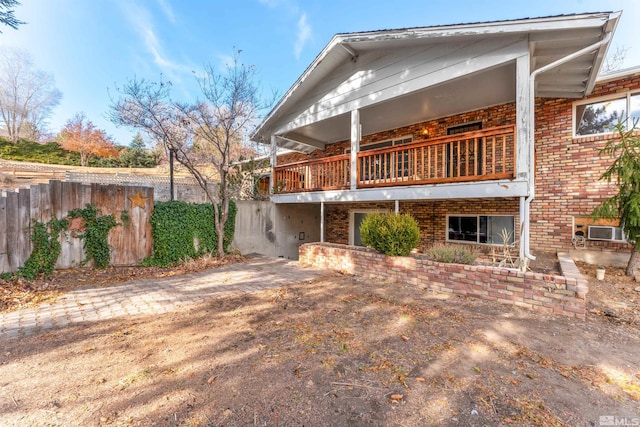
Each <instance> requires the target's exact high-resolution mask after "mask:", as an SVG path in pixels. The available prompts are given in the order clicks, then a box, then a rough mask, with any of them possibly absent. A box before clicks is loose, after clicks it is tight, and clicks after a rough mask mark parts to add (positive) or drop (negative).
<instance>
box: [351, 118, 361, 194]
mask: <svg viewBox="0 0 640 427" xmlns="http://www.w3.org/2000/svg"><path fill="white" fill-rule="evenodd" d="M359 151H360V110H353V111H352V112H351V190H355V189H356V187H357V185H358V173H357V172H358V170H357V169H358V152H359Z"/></svg>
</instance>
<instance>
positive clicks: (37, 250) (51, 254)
mask: <svg viewBox="0 0 640 427" xmlns="http://www.w3.org/2000/svg"><path fill="white" fill-rule="evenodd" d="M68 225H69V222H68V221H67V220H66V219H56V218H53V219H51V220H50V221H48V222H47V223H44V222H40V221H36V222H35V224H34V226H33V231H32V234H31V242H33V252H31V256H30V257H29V259H28V260H27V261H26V262H25V263H24V265H23V266H22V267H20V268H19V269H18V271H16V273H15V275H16V276H19V277H24V278H25V279H29V280H33V279H35V278H36V277H37V276H39V275H41V274H44V275H45V276H48V275H49V274H51V273H52V272H53V270H54V269H55V267H56V261H57V260H58V257H59V256H60V250H61V248H62V246H61V245H60V242H59V241H58V237H59V236H60V233H61V232H62V231H63V230H66V229H67V227H68Z"/></svg>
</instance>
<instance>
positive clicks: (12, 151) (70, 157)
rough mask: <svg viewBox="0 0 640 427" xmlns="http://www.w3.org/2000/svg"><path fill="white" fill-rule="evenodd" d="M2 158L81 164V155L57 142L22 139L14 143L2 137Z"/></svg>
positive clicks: (0, 146) (0, 152)
mask: <svg viewBox="0 0 640 427" xmlns="http://www.w3.org/2000/svg"><path fill="white" fill-rule="evenodd" d="M0 158H3V159H6V160H17V161H21V162H37V163H51V164H60V165H79V164H80V155H79V154H78V153H74V152H71V151H66V150H63V149H62V148H60V146H59V145H58V143H57V142H55V141H52V142H47V143H45V144H40V143H38V142H33V141H26V140H20V142H18V143H17V144H13V143H11V142H9V141H7V140H4V139H1V138H0Z"/></svg>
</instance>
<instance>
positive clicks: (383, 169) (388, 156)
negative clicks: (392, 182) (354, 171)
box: [345, 136, 413, 181]
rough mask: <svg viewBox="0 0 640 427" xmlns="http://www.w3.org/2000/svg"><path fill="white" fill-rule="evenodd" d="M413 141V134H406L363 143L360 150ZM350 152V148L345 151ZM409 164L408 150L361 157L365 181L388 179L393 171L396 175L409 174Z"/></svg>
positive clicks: (361, 167) (361, 168)
mask: <svg viewBox="0 0 640 427" xmlns="http://www.w3.org/2000/svg"><path fill="white" fill-rule="evenodd" d="M411 141H413V137H412V136H404V137H401V138H397V139H389V140H386V141H380V142H374V143H372V144H366V145H362V146H361V147H360V152H363V151H368V150H375V149H378V148H384V147H391V146H396V145H401V144H406V143H409V142H411ZM350 152H351V149H350V148H347V149H346V150H345V153H350ZM409 165H410V161H409V152H408V151H405V152H404V153H384V154H380V155H374V156H371V157H363V158H361V159H360V170H361V171H362V173H363V178H364V180H365V181H368V180H370V179H376V180H378V179H387V178H389V177H391V175H392V173H393V175H394V176H405V177H406V176H409ZM395 171H400V173H398V174H397V175H396V174H395Z"/></svg>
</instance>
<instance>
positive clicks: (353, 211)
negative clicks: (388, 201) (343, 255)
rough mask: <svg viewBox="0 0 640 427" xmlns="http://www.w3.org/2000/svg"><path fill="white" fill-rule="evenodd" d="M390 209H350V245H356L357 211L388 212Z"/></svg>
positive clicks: (367, 212) (364, 212)
mask: <svg viewBox="0 0 640 427" xmlns="http://www.w3.org/2000/svg"><path fill="white" fill-rule="evenodd" d="M388 212H391V211H390V210H389V209H349V245H351V246H353V245H354V240H355V234H356V233H355V216H356V214H357V213H360V214H362V213H363V214H370V213H388Z"/></svg>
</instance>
